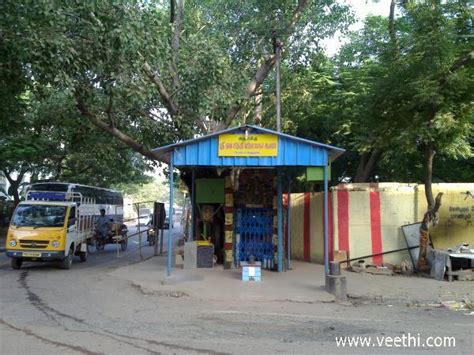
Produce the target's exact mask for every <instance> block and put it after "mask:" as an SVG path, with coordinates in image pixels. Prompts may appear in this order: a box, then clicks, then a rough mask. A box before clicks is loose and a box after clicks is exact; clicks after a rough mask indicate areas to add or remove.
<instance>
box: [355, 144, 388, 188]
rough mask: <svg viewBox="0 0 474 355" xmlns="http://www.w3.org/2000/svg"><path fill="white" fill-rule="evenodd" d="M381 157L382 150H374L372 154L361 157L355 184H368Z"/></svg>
mask: <svg viewBox="0 0 474 355" xmlns="http://www.w3.org/2000/svg"><path fill="white" fill-rule="evenodd" d="M381 156H382V151H381V150H380V149H373V150H372V151H371V152H370V153H363V154H362V155H361V157H360V162H359V166H358V167H357V173H356V176H355V177H354V182H368V181H369V178H370V176H372V174H373V172H374V169H375V166H376V165H377V162H378V161H379V159H380V157H381Z"/></svg>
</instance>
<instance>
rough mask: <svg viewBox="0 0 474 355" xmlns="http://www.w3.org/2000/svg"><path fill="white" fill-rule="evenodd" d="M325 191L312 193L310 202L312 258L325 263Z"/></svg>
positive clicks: (314, 260)
mask: <svg viewBox="0 0 474 355" xmlns="http://www.w3.org/2000/svg"><path fill="white" fill-rule="evenodd" d="M323 195H324V194H323V193H312V194H311V202H310V222H309V225H310V258H311V261H312V262H316V263H321V264H322V263H324V224H323V223H324V222H323V218H324V217H323V216H324V215H323Z"/></svg>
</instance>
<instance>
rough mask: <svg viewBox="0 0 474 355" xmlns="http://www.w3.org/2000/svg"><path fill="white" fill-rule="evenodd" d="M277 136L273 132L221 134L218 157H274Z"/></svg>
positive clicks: (276, 148)
mask: <svg viewBox="0 0 474 355" xmlns="http://www.w3.org/2000/svg"><path fill="white" fill-rule="evenodd" d="M277 155H278V137H277V136H276V135H273V134H247V135H245V134H221V135H220V136H219V156H220V157H275V156H277Z"/></svg>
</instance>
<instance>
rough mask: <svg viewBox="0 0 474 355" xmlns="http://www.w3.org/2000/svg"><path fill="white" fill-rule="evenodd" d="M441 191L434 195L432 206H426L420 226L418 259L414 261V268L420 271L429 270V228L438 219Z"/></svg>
mask: <svg viewBox="0 0 474 355" xmlns="http://www.w3.org/2000/svg"><path fill="white" fill-rule="evenodd" d="M442 197H443V193H442V192H440V193H438V195H437V196H436V201H435V202H434V203H433V207H432V208H428V211H427V212H426V213H425V215H424V217H423V221H422V222H421V226H420V253H419V255H418V261H417V263H416V269H417V270H418V271H421V272H427V271H429V269H430V268H429V265H428V246H429V240H430V228H431V226H433V225H436V223H437V220H438V216H437V215H438V210H439V208H440V207H441V198H442Z"/></svg>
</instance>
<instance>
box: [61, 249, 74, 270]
mask: <svg viewBox="0 0 474 355" xmlns="http://www.w3.org/2000/svg"><path fill="white" fill-rule="evenodd" d="M73 257H74V250H73V249H72V247H71V249H69V254H68V256H66V257H65V258H64V259H63V261H61V269H64V270H69V269H70V268H71V265H72V259H73Z"/></svg>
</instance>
